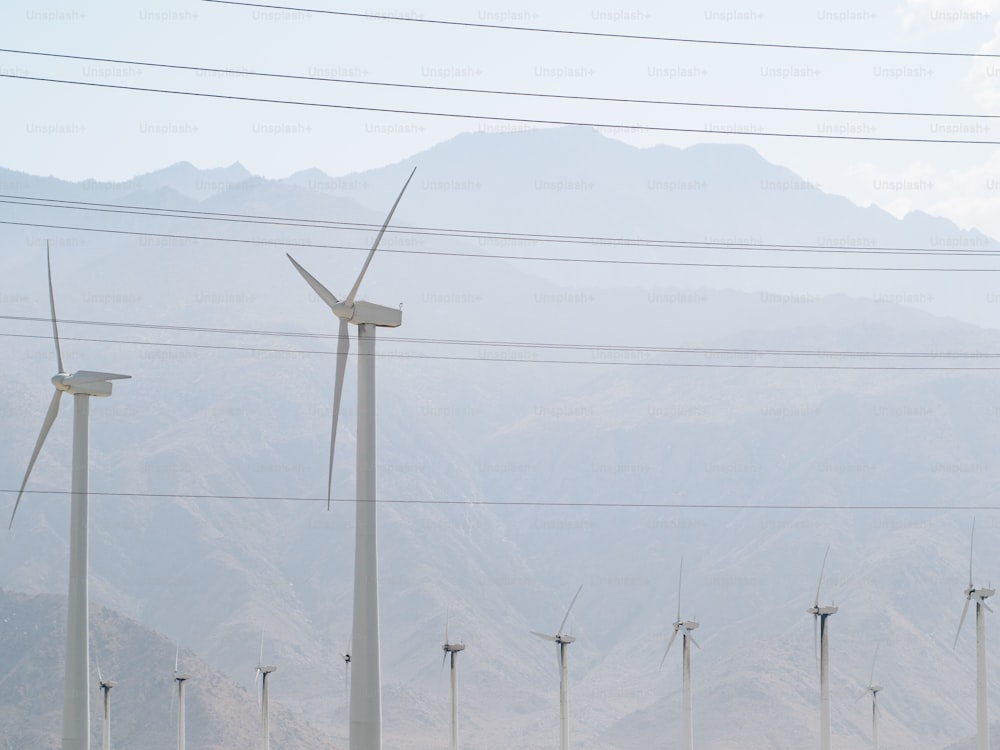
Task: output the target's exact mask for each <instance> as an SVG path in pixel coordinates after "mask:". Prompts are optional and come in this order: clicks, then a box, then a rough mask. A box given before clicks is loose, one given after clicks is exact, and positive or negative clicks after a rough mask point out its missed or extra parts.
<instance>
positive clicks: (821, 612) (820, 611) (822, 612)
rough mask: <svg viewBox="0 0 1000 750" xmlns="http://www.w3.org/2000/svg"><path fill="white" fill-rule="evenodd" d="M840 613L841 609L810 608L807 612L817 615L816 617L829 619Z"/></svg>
mask: <svg viewBox="0 0 1000 750" xmlns="http://www.w3.org/2000/svg"><path fill="white" fill-rule="evenodd" d="M839 611H840V607H819V606H816V607H810V608H809V609H807V610H806V612H807V613H809V614H810V615H815V616H816V617H829V616H830V615H835V614H837V612H839Z"/></svg>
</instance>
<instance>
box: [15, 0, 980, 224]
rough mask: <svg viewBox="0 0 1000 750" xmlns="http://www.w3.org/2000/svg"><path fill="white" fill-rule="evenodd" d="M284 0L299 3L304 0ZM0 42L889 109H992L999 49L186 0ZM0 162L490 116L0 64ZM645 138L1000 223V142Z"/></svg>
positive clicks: (447, 98) (817, 14)
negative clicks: (498, 27)
mask: <svg viewBox="0 0 1000 750" xmlns="http://www.w3.org/2000/svg"><path fill="white" fill-rule="evenodd" d="M290 4H296V3H294V2H292V3H290ZM298 4H300V5H302V6H309V7H318V8H322V7H328V8H336V9H338V10H355V11H359V12H368V13H379V14H385V15H392V16H411V17H422V18H440V19H451V20H459V21H471V22H483V23H510V24H515V25H530V26H546V27H554V28H569V29H579V30H587V31H606V32H612V33H625V34H643V35H655V36H673V37H695V38H703V39H709V38H711V39H723V40H739V41H761V42H775V43H798V44H816V45H832V46H859V47H890V48H903V49H934V50H956V51H979V52H981V51H990V52H1000V0H903V1H901V2H893V1H890V0H882V1H877V2H869V3H857V4H853V3H845V2H833V0H830V1H828V2H796V3H791V2H784V3H783V2H769V1H766V0H765V1H758V2H752V3H747V2H744V1H743V0H737V1H736V2H711V3H703V4H700V5H697V6H685V7H681V6H680V4H676V5H674V6H669V7H663V4H654V3H648V2H639V3H634V4H629V5H623V4H621V3H610V2H608V3H600V2H598V3H591V4H588V3H579V2H567V1H566V0H548V1H543V2H532V3H499V2H486V3H483V4H475V5H474V4H469V3H459V2H450V1H448V0H424V1H422V2H418V3H402V2H400V3H384V2H380V3H379V4H377V5H373V4H372V3H354V4H353V5H350V4H348V5H346V6H345V5H344V4H342V3H338V4H337V5H336V6H334V5H332V4H330V3H328V2H327V0H313V2H312V3H310V2H308V1H307V0H303V1H302V2H301V3H298ZM0 30H2V31H0V46H2V47H4V48H13V49H22V50H33V51H45V52H58V53H68V54H76V55H84V56H93V57H108V58H118V59H123V60H137V61H153V62H163V63H172V64H186V65H195V66H208V67H224V68H235V69H244V70H252V71H258V72H280V73H289V74H295V75H318V76H333V77H342V78H355V79H359V80H364V81H392V82H402V83H416V84H430V85H453V86H460V87H474V88H494V89H507V90H516V91H533V92H545V93H559V94H579V95H590V96H613V97H631V98H644V99H671V100H685V101H702V102H715V103H739V104H767V105H777V106H808V107H836V108H850V109H859V108H860V109H867V108H877V109H885V110H894V111H896V110H898V111H937V112H967V113H995V112H1000V59H994V60H982V59H980V60H975V59H971V58H946V57H923V56H904V55H870V54H856V53H834V52H818V51H801V50H798V51H795V50H792V51H786V50H766V49H752V48H740V47H720V46H705V45H689V44H675V43H664V42H654V41H634V40H633V41H621V40H612V39H602V38H581V37H565V36H556V35H541V34H529V33H521V32H509V31H494V30H476V29H469V28H454V27H443V26H434V25H429V24H414V23H403V22H398V21H382V20H365V19H354V18H344V17H336V16H328V15H320V14H301V13H292V12H286V11H272V10H255V9H251V8H245V7H234V6H225V5H218V4H210V3H204V2H194V1H193V0H181V1H179V2H166V3H162V4H158V3H154V2H149V1H148V0H138V1H135V0H129V1H128V2H125V1H120V2H115V1H111V0H108V1H105V2H95V3H88V4H86V5H81V4H78V3H70V2H62V1H60V0H51V1H50V2H44V3H38V2H37V1H35V0H7V2H5V3H3V6H2V8H0ZM0 73H7V74H14V75H29V76H48V77H57V78H67V79H73V80H81V81H87V82H90V83H116V84H123V85H131V86H144V87H161V88H173V89H181V90H189V91H203V92H211V93H225V94H233V95H242V96H257V97H266V98H281V99H296V100H307V101H316V102H330V103H338V104H348V105H355V106H369V107H380V108H402V109H419V110H430V111H449V112H461V113H472V114H477V115H490V114H494V115H509V116H515V117H516V116H524V117H537V118H544V119H554V120H570V121H584V122H607V123H622V124H625V123H641V124H651V125H659V126H666V127H690V128H702V129H710V130H721V131H725V130H731V129H734V128H739V129H746V128H748V127H749V128H750V129H761V130H774V131H783V132H809V133H851V132H853V133H857V132H861V133H871V134H875V135H879V136H886V137H895V136H906V137H932V138H946V137H964V138H972V139H982V140H997V141H1000V120H996V121H991V120H966V119H963V120H952V119H937V118H935V119H925V118H900V117H867V116H866V117H858V116H835V115H804V114H793V113H760V112H748V111H743V112H740V111H720V110H705V109H697V108H696V109H690V108H672V107H662V106H652V105H623V104H606V103H605V104H600V103H581V102H573V101H565V100H554V101H553V100H548V101H544V100H538V99H533V100H524V99H520V98H519V99H514V98H509V97H499V98H498V97H491V96H485V95H476V94H468V93H441V92H426V91H418V92H414V91H406V90H401V89H392V88H383V87H375V86H356V85H345V84H333V83H322V82H306V81H302V82H293V81H280V80H273V79H272V80H267V79H261V78H256V77H251V78H247V77H234V76H226V75H210V74H205V73H203V72H202V73H198V72H183V71H156V70H153V69H150V68H142V67H138V66H130V65H117V64H109V63H93V62H81V61H67V60H47V59H44V58H39V57H33V56H25V55H16V54H10V53H0ZM0 101H2V102H3V111H4V117H3V118H0V166H3V167H7V168H11V169H16V170H22V171H26V172H30V173H34V174H43V175H48V174H53V175H56V176H59V177H63V178H67V179H72V180H82V179H86V178H90V177H93V178H97V179H101V180H125V179H127V178H129V177H132V176H134V175H136V174H141V173H143V172H148V171H152V170H154V169H158V168H161V167H164V166H167V165H169V164H172V163H174V162H177V161H181V160H186V161H190V162H192V163H194V164H195V165H197V166H199V167H215V166H224V165H228V164H231V163H232V162H235V161H239V162H242V163H243V164H244V165H245V166H246V167H247V168H249V169H250V170H251V171H253V172H254V173H257V174H261V175H264V176H267V177H283V176H286V175H288V174H291V173H292V172H295V171H297V170H300V169H305V168H308V167H319V168H321V169H323V170H324V171H326V172H328V173H331V174H334V175H336V174H343V173H347V172H351V171H355V170H363V169H367V168H370V167H375V166H379V165H382V164H386V163H390V162H393V161H396V160H398V159H401V158H403V157H405V156H408V155H410V154H412V153H415V152H417V151H420V150H422V149H425V148H427V147H430V146H432V145H434V144H435V143H439V142H441V141H443V140H446V139H448V138H450V137H452V136H454V135H456V134H458V133H461V132H465V131H470V130H473V131H474V130H479V129H484V128H491V127H496V124H495V123H490V122H489V121H485V120H478V119H473V120H459V119H448V118H439V117H426V116H413V115H393V114H378V113H364V112H350V111H344V110H337V109H320V108H311V107H298V106H290V105H276V104H261V103H249V102H234V101H222V100H214V99H204V98H192V97H180V96H168V95H163V94H152V93H137V92H125V91H117V90H101V89H99V88H93V87H84V86H67V85H62V84H52V83H42V82H32V81H24V80H13V79H10V78H0ZM609 134H610V135H612V136H613V137H617V138H620V139H622V140H625V141H627V142H629V143H633V144H636V145H653V144H656V143H666V144H670V145H676V146H683V145H687V144H690V143H696V142H744V143H748V144H750V145H752V146H753V147H755V148H756V149H758V150H759V151H760V152H761V153H762V154H763V155H764V156H765V157H766V158H768V159H770V160H772V161H774V162H777V163H780V164H784V165H787V166H789V167H791V168H792V169H794V170H795V171H797V172H799V173H800V174H801V175H802V176H803V177H804V178H805V179H807V180H809V181H810V182H812V183H814V184H817V185H819V186H820V187H821V188H822V189H823V190H826V191H829V192H834V193H840V194H843V195H846V196H848V197H849V198H851V199H852V200H854V201H855V202H857V203H860V204H863V205H864V204H868V203H877V204H878V205H880V206H882V207H884V208H886V209H887V210H889V211H891V212H893V213H894V214H896V215H903V214H904V213H906V212H907V211H910V210H914V209H923V210H926V211H929V212H931V213H936V214H941V215H944V216H947V217H948V218H951V219H952V220H954V221H956V222H957V223H958V224H959V225H961V226H963V227H970V226H975V227H979V228H981V229H983V230H984V231H986V232H988V233H990V234H992V235H994V236H1000V147H994V146H982V145H940V144H893V143H874V144H866V143H859V142H830V141H820V140H813V139H789V138H782V139H774V138H765V137H754V136H735V135H726V134H719V135H713V134H692V135H688V134H679V133H663V132H644V133H637V132H634V131H633V132H630V131H617V130H615V131H609Z"/></svg>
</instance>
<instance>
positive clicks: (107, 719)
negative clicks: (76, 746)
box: [97, 662, 118, 750]
mask: <svg viewBox="0 0 1000 750" xmlns="http://www.w3.org/2000/svg"><path fill="white" fill-rule="evenodd" d="M97 681H98V683H99V684H100V686H101V697H102V698H103V699H104V728H103V734H102V741H101V747H102V748H103V750H111V688H113V687H114V686H115V685H117V684H118V683H117V682H112V681H111V680H105V679H104V677H103V676H102V675H101V664H100V662H98V664H97Z"/></svg>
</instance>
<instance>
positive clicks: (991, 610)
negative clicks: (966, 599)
mask: <svg viewBox="0 0 1000 750" xmlns="http://www.w3.org/2000/svg"><path fill="white" fill-rule="evenodd" d="M979 603H980V604H982V605H983V606H984V607H986V611H987V612H993V607H991V606H990V605H989V604H987V603H986V600H985V599H980V600H979Z"/></svg>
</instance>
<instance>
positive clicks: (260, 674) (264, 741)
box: [254, 631, 278, 750]
mask: <svg viewBox="0 0 1000 750" xmlns="http://www.w3.org/2000/svg"><path fill="white" fill-rule="evenodd" d="M277 669H278V668H277V667H276V666H274V665H266V666H265V664H264V631H261V633H260V655H259V656H258V657H257V675H256V677H254V682H256V681H257V680H258V679H259V680H260V733H261V747H262V748H263V749H264V750H270V748H271V731H270V727H269V725H268V720H269V719H268V701H267V698H268V695H267V692H268V691H267V676H268V675H269V674H271V672H274V671H276V670H277Z"/></svg>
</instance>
